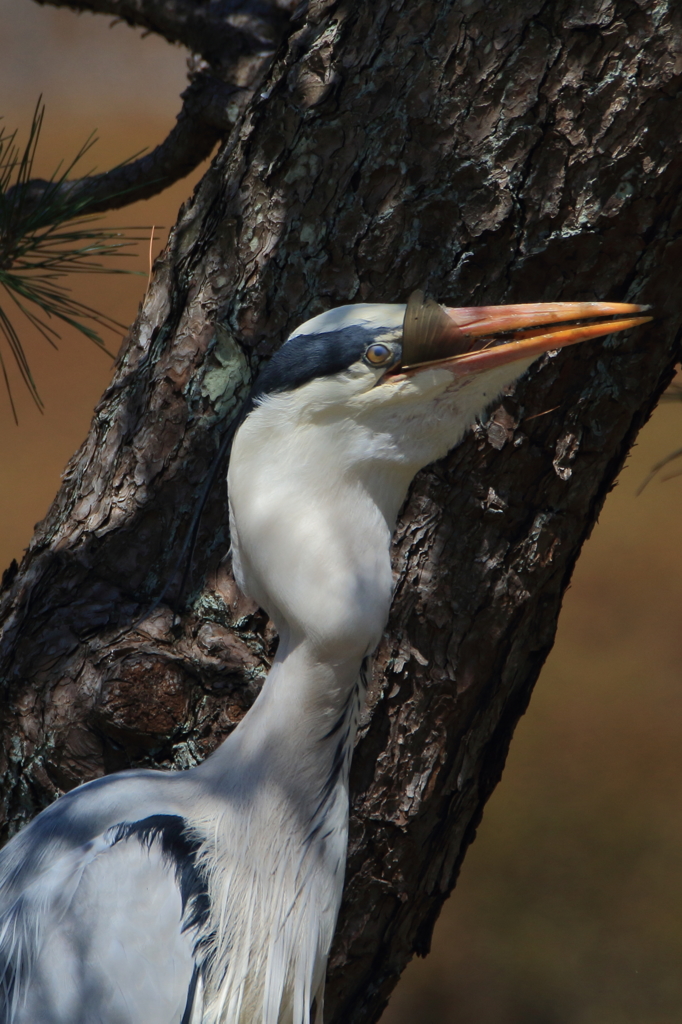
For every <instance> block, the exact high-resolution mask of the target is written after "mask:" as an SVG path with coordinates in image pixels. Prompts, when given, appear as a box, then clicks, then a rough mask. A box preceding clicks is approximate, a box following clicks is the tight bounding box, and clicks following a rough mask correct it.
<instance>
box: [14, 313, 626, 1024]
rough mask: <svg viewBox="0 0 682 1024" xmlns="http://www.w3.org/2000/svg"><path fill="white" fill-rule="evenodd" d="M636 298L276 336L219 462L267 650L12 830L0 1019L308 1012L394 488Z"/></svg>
mask: <svg viewBox="0 0 682 1024" xmlns="http://www.w3.org/2000/svg"><path fill="white" fill-rule="evenodd" d="M641 312H642V307H640V306H635V305H629V304H614V303H557V304H539V305H526V306H497V307H479V308H461V309H459V308H458V309H446V308H444V307H441V306H438V305H437V304H436V303H434V302H433V301H430V300H429V301H425V300H424V299H423V296H421V295H420V294H416V295H415V296H414V297H413V298H412V299H411V300H410V302H409V303H408V305H407V307H406V306H405V305H399V304H395V305H382V304H363V303H360V304H356V305H348V306H342V307H340V308H337V309H332V310H330V311H328V312H326V313H322V314H320V315H319V316H316V317H314V318H313V319H312V320H309V321H308V322H307V323H304V324H303V325H302V326H301V327H299V328H298V329H297V330H295V331H294V332H293V334H292V335H291V336H290V337H289V339H288V340H287V341H286V343H285V344H284V345H283V346H282V348H281V349H280V350H279V351H278V352H277V353H276V354H275V356H274V357H273V358H272V360H271V361H270V362H269V364H267V365H266V367H265V369H264V370H263V371H262V373H261V375H260V377H259V378H258V379H257V381H256V383H255V386H254V389H253V392H252V395H251V398H250V400H249V403H248V406H247V408H246V411H245V415H244V417H243V419H242V421H241V424H240V426H239V428H238V430H237V432H236V435H235V438H234V442H233V447H232V452H231V456H230V464H229V471H228V495H229V515H230V531H231V542H232V554H233V564H234V572H235V577H236V579H237V582H238V584H239V586H240V587H241V588H242V589H243V590H244V592H245V593H247V594H249V595H250V596H251V597H252V598H254V599H255V600H256V601H257V602H258V603H259V604H260V605H261V606H262V607H263V608H264V609H265V610H266V611H267V613H268V614H269V615H270V617H271V619H272V620H273V621H274V624H275V626H276V628H277V631H278V633H279V647H278V650H277V655H276V658H275V660H274V663H273V665H272V667H271V670H270V672H269V674H268V676H267V679H266V681H265V683H264V685H263V688H262V691H261V693H260V694H259V696H258V698H257V700H256V701H255V703H254V705H253V707H252V708H251V709H250V711H249V712H248V714H247V715H246V716H245V717H244V719H243V720H242V721H241V722H240V724H239V725H238V726H237V728H236V729H234V731H233V732H232V733H231V734H230V735H229V736H228V737H227V739H226V740H225V741H224V742H223V744H222V745H221V746H220V747H219V748H218V749H217V750H216V751H215V752H214V753H213V754H212V755H211V756H210V757H209V758H207V760H206V761H205V762H204V763H203V764H201V765H198V766H197V767H195V768H192V769H191V770H189V771H185V772H177V773H163V772H157V771H147V770H132V771H127V772H121V773H118V774H116V775H112V776H108V777H105V778H101V779H97V780H95V781H93V782H90V783H87V784H85V785H82V786H80V787H78V788H77V789H75V790H73V791H71V792H69V793H67V794H65V795H64V796H62V797H60V798H59V799H58V800H57V801H56V802H55V803H54V804H53V805H52V806H50V807H48V808H47V809H46V810H44V811H43V812H42V813H41V814H39V815H38V816H37V818H35V820H34V821H33V822H31V823H30V824H29V825H28V826H27V827H26V828H24V829H23V830H22V831H21V832H20V833H19V834H18V835H17V836H15V837H14V838H13V839H12V840H11V841H10V842H9V843H8V845H7V846H6V847H5V849H4V851H3V852H2V853H1V854H0V1004H1V1005H0V1021H1V1022H4V1024H96V1022H97V1024H310V1022H311V1020H312V1021H314V1022H315V1024H321V1021H322V1012H323V1010H322V1006H323V990H324V976H325V968H326V962H327V956H328V953H329V948H330V945H331V941H332V937H333V933H334V928H335V924H336V917H337V913H338V909H339V905H340V901H341V891H342V886H343V878H344V869H345V859H346V841H347V820H348V774H349V766H350V761H351V756H352V750H353V743H354V738H355V732H356V726H357V721H358V715H359V713H360V710H361V707H362V704H363V699H364V690H365V684H366V666H367V659H368V658H369V657H370V656H371V654H372V652H373V651H374V649H375V648H376V646H377V644H378V643H379V640H380V638H381V635H382V631H383V629H384V627H385V624H386V620H387V617H388V612H389V607H390V603H391V593H392V576H391V566H390V560H389V544H390V540H391V534H392V531H393V528H394V524H395V520H396V517H397V514H398V511H399V508H400V506H401V504H402V502H403V500H404V498H405V496H406V493H407V489H408V487H409V484H410V482H411V480H412V479H413V477H414V475H415V474H416V473H417V471H418V470H419V469H421V468H422V467H423V466H425V465H427V464H428V463H429V462H432V461H433V460H435V459H438V458H440V457H441V456H443V455H445V454H446V453H447V452H448V450H449V449H450V448H452V447H453V446H454V445H455V444H457V443H458V441H459V440H460V439H461V438H462V437H463V435H464V433H465V432H466V430H467V428H468V427H469V426H470V425H471V424H472V422H473V421H474V419H475V418H476V417H477V416H478V415H480V414H482V413H483V412H484V411H485V409H486V408H487V407H488V406H489V405H490V404H491V402H492V401H494V400H495V398H496V397H497V396H498V395H499V394H500V392H501V391H502V389H503V388H504V387H505V386H506V385H508V384H510V383H511V382H512V381H513V380H515V379H516V378H517V377H518V376H520V374H521V373H523V372H524V370H526V369H527V367H528V366H529V365H530V364H531V363H532V362H533V360H534V359H536V358H537V357H538V356H539V355H540V354H542V353H543V352H546V351H548V350H549V349H556V348H560V347H562V346H564V345H570V344H574V343H575V342H578V341H582V340H585V339H587V338H594V337H598V336H600V335H604V334H607V333H610V332H612V331H617V330H623V329H625V328H627V327H631V326H634V325H636V324H639V323H642V322H644V320H645V319H646V318H645V317H642V316H641V315H638V314H640V313H641ZM587 321H589V322H587Z"/></svg>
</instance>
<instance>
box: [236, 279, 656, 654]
mask: <svg viewBox="0 0 682 1024" xmlns="http://www.w3.org/2000/svg"><path fill="white" fill-rule="evenodd" d="M641 312H642V308H641V307H640V306H634V305H624V304H618V303H552V304H540V305H521V306H487V307H479V308H453V309H451V308H447V307H442V306H439V305H438V304H437V303H435V302H433V301H430V300H427V299H425V298H424V296H423V295H422V294H420V293H417V294H416V295H413V296H412V297H411V299H410V301H409V302H408V303H407V305H397V304H396V305H385V304H379V303H377V304H374V303H359V304H357V305H349V306H341V307H340V308H337V309H331V310H329V311H328V312H326V313H322V314H320V315H319V316H316V317H314V318H313V319H312V320H308V321H307V322H306V323H304V324H303V325H302V326H301V327H299V328H297V329H296V330H295V331H294V332H293V334H292V335H291V336H290V337H289V338H288V340H287V341H286V342H285V343H284V345H283V346H282V347H281V348H280V349H279V350H278V352H277V353H276V354H275V355H274V356H273V357H272V359H271V360H270V362H269V363H268V364H267V365H266V366H265V368H264V369H263V371H262V372H261V374H260V376H259V377H258V378H257V380H256V383H255V386H254V389H253V392H252V396H251V401H250V404H249V406H248V407H247V408H248V412H247V414H246V416H245V418H244V419H243V421H242V423H241V425H240V427H239V429H238V430H237V433H236V435H235V439H234V444H233V448H232V455H231V458H230V468H229V472H228V493H229V502H230V517H231V536H232V552H233V565H234V570H235V577H236V579H237V581H238V583H239V585H240V586H241V588H242V590H244V591H245V592H246V593H248V594H250V595H251V596H252V597H253V598H254V599H255V600H257V601H258V603H259V604H260V605H261V606H262V607H264V608H266V609H267V610H268V611H269V613H270V615H271V616H272V617H273V618H274V619H275V621H276V622H277V623H278V629H281V628H282V623H285V622H286V623H289V624H290V625H291V624H298V625H297V626H296V629H297V630H298V633H300V634H301V635H308V636H311V635H314V634H315V632H316V630H317V631H319V630H320V629H321V626H320V623H323V624H327V625H328V624H329V623H333V624H334V627H333V629H331V632H330V635H332V636H333V637H334V638H335V639H334V642H338V640H339V637H341V638H342V642H341V647H342V649H344V650H347V649H348V645H350V644H351V642H352V638H355V640H356V641H357V642H358V643H359V644H360V647H361V648H362V650H365V648H366V649H367V650H369V649H371V648H372V645H373V644H375V643H376V641H377V637H378V636H379V635H380V633H381V629H382V628H383V623H384V621H385V616H386V615H387V614H388V606H389V604H390V595H391V588H392V578H391V571H390V561H389V557H388V549H389V543H390V536H391V532H392V530H393V526H394V523H395V519H396V516H397V514H398V511H399V508H400V506H401V504H402V502H403V500H404V498H405V495H406V493H407V489H408V487H409V484H410V482H411V480H412V478H413V477H414V475H415V474H416V473H417V471H418V470H419V469H421V467H422V466H425V465H426V464H428V463H429V462H432V461H434V460H435V459H438V458H440V457H442V456H443V455H445V454H446V453H447V452H448V451H449V449H450V448H452V447H453V446H454V445H455V444H456V443H457V442H458V441H459V440H460V439H461V437H462V436H463V434H464V433H465V431H466V430H467V428H468V427H470V426H471V424H472V423H473V421H474V420H475V418H476V417H477V416H480V415H481V414H482V413H484V412H485V410H486V408H487V407H488V406H489V405H490V404H491V403H492V402H493V401H494V400H495V399H496V398H497V396H498V395H499V394H500V392H501V391H502V389H503V388H504V387H505V386H506V385H508V384H509V383H511V382H512V381H513V380H515V379H516V378H517V377H518V376H520V374H521V373H523V371H524V370H525V369H526V368H527V367H528V366H529V365H530V364H531V363H532V362H533V360H535V359H537V358H538V356H540V355H541V354H542V353H543V352H547V351H549V350H551V349H557V348H561V347H563V346H565V345H572V344H575V343H577V342H580V341H584V340H587V339H589V338H596V337H599V336H600V335H604V334H608V333H611V332H613V331H618V330H623V329H625V328H626V327H633V326H635V325H637V324H639V323H642V322H643V321H644V320H645V319H647V318H645V317H642V316H641V315H638V314H641ZM311 595H312V596H311ZM358 608H359V609H361V610H362V614H361V615H360V619H359V620H358V618H357V616H356V617H353V615H354V612H353V610H354V609H355V610H357V609H358ZM344 623H345V625H344ZM320 643H321V644H322V641H320ZM325 643H327V641H325ZM330 645H331V641H329V642H328V643H327V647H329V649H331V646H330ZM322 646H324V644H322Z"/></svg>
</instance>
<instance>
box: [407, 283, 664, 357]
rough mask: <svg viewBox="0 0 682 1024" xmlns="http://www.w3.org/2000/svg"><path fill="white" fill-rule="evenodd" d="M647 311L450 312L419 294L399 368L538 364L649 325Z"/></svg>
mask: <svg viewBox="0 0 682 1024" xmlns="http://www.w3.org/2000/svg"><path fill="white" fill-rule="evenodd" d="M647 309H648V307H647V306H638V305H635V304H634V303H626V302H539V303H527V304H520V305H513V306H478V307H477V306H469V307H463V308H451V307H443V306H439V305H438V303H436V302H434V301H433V300H432V299H425V298H424V295H423V293H422V292H415V293H414V294H413V295H412V296H411V297H410V300H409V302H408V304H407V310H406V313H405V323H404V330H403V357H402V365H401V369H402V370H403V371H404V370H410V369H417V368H418V367H423V366H426V365H431V366H435V365H442V366H447V368H448V369H449V370H451V371H452V372H457V373H466V374H470V373H478V372H479V371H483V370H487V369H491V368H492V367H494V366H501V365H503V364H504V363H509V362H513V361H516V360H519V359H524V360H525V359H536V358H537V357H538V356H540V355H542V353H543V352H547V351H549V350H553V349H558V348H564V347H565V346H567V345H576V344H577V343H578V342H581V341H588V340H589V339H591V338H600V337H603V336H604V335H606V334H613V333H615V332H616V331H624V330H627V329H628V328H630V327H638V326H639V325H640V324H644V323H647V322H648V321H650V320H651V319H652V317H651V316H642V315H641V314H642V313H644V312H645V311H646V310H647ZM638 314H640V315H638ZM581 321H582V322H581Z"/></svg>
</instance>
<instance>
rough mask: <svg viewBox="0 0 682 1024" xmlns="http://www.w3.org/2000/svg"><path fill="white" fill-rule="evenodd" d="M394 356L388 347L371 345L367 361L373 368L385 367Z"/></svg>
mask: <svg viewBox="0 0 682 1024" xmlns="http://www.w3.org/2000/svg"><path fill="white" fill-rule="evenodd" d="M392 354H393V353H392V352H391V350H390V348H389V347H388V345H379V344H376V345H370V346H369V348H368V349H367V351H366V352H365V359H366V360H367V362H368V363H371V364H372V366H383V364H384V363H387V362H388V361H389V359H390V358H391V356H392Z"/></svg>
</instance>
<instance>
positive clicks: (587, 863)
mask: <svg viewBox="0 0 682 1024" xmlns="http://www.w3.org/2000/svg"><path fill="white" fill-rule="evenodd" d="M184 67H185V54H184V52H183V51H182V50H180V49H178V48H174V47H171V46H169V45H168V44H167V43H165V42H163V41H162V40H160V39H156V38H154V37H148V38H146V39H142V38H141V36H140V34H139V33H138V32H135V31H133V30H131V29H129V28H128V27H127V26H125V25H120V24H117V25H114V26H111V27H110V25H109V22H108V20H107V19H106V18H103V17H95V16H91V15H81V16H77V15H75V14H73V13H72V12H70V11H59V10H52V9H50V8H41V7H39V6H37V5H36V4H33V3H31V2H30V0H0V114H1V115H3V116H4V124H5V126H6V127H7V128H9V129H11V128H14V127H19V128H21V129H23V130H24V136H23V137H24V138H25V129H26V127H27V126H28V124H29V121H30V117H31V114H32V111H33V108H34V106H35V103H36V100H37V98H38V96H39V94H40V93H43V95H44V97H45V101H46V104H47V117H46V126H45V131H44V135H43V139H42V144H41V147H40V149H39V155H38V161H39V166H38V167H37V168H36V170H37V173H39V174H44V175H46V174H49V173H51V172H52V171H53V170H54V168H55V166H56V165H57V164H58V163H59V161H60V160H68V159H70V158H72V157H73V155H74V154H75V152H76V151H77V150H78V148H79V147H80V145H81V144H82V143H83V142H84V141H85V139H86V138H87V136H88V135H89V134H90V132H91V131H92V130H93V129H97V134H98V135H99V138H100V142H99V143H98V145H97V146H96V148H95V149H94V150H93V151H92V153H91V154H89V156H88V157H86V158H85V161H84V165H83V170H85V171H87V170H90V169H92V168H93V166H95V165H96V167H97V168H98V169H104V168H106V167H109V166H111V165H112V164H114V163H115V162H117V161H119V160H121V159H123V158H125V157H128V156H131V155H132V154H134V153H136V152H138V151H139V150H141V149H143V148H145V147H151V146H153V145H155V144H156V143H158V142H159V141H161V139H162V138H163V137H164V136H165V134H166V133H167V131H168V130H169V129H170V127H171V126H172V124H173V120H174V117H175V114H176V113H177V111H178V110H179V100H178V95H179V93H180V92H181V91H182V89H183V88H184V84H185V73H184ZM200 173H201V172H200V171H199V172H197V173H196V174H195V175H194V176H193V178H192V179H187V180H186V181H184V182H181V183H179V184H178V185H176V186H174V187H173V188H172V189H170V190H169V191H168V192H166V193H164V194H163V195H162V196H159V197H157V198H156V199H152V200H149V201H148V202H145V203H138V204H136V205H135V206H132V207H128V208H127V209H124V210H122V211H120V212H118V213H116V214H110V215H108V217H107V223H110V224H118V225H131V226H135V227H140V226H143V225H144V226H146V229H147V232H146V233H147V237H148V236H149V231H150V230H151V226H152V224H156V225H157V232H156V234H157V238H158V241H157V242H156V244H155V246H154V251H155V253H156V252H158V251H159V249H160V246H161V244H162V242H163V241H164V240H165V237H166V235H167V231H168V228H169V227H170V226H171V224H172V223H173V222H174V220H175V217H176V214H177V209H178V206H179V205H180V203H181V202H182V201H183V199H184V198H185V197H186V196H187V195H188V194H189V193H190V191H191V188H192V186H193V184H194V181H195V180H197V179H198V177H199V176H200ZM159 225H163V229H162V230H159V229H158V226H159ZM125 263H126V264H129V265H130V266H135V267H136V268H137V269H139V270H141V271H143V274H142V276H139V277H118V278H116V277H103V278H83V279H81V280H80V281H79V282H77V285H78V287H77V289H76V294H77V296H78V297H79V298H81V299H83V300H84V301H88V302H89V303H91V304H93V305H95V306H96V307H97V308H100V309H102V310H104V311H105V312H107V313H109V314H110V315H111V316H114V317H115V318H116V319H118V320H120V321H122V322H123V323H126V324H127V323H129V322H130V321H131V320H132V319H133V317H134V315H135V312H136V309H137V305H138V303H139V301H140V299H141V298H142V295H143V294H144V290H145V287H146V269H147V245H146V244H142V245H140V246H138V255H137V257H136V259H135V260H126V261H125ZM528 298H529V299H531V298H532V296H529V297H528ZM576 298H579V296H576ZM22 336H23V337H24V338H25V339H26V341H27V347H28V349H29V354H30V356H31V359H32V362H33V367H34V372H35V374H36V379H37V384H38V388H39V391H40V393H41V395H42V398H43V400H44V402H45V412H44V414H43V415H41V414H40V413H39V412H38V411H37V410H36V409H35V407H34V406H33V405H32V404H31V402H30V400H29V399H28V398H27V396H26V395H25V394H24V392H23V391H22V389H21V386H20V384H19V382H18V380H17V378H16V375H15V376H14V378H13V382H14V384H15V389H14V390H15V400H16V402H17V405H18V411H19V417H20V424H19V426H18V427H16V426H15V425H14V422H13V420H12V418H11V414H10V411H9V406H8V403H7V401H6V399H5V396H4V395H3V394H0V568H4V567H5V566H6V565H8V564H9V562H10V560H11V558H13V557H16V558H19V557H20V556H21V552H22V549H23V548H24V547H25V545H26V544H27V543H28V540H29V538H30V536H31V533H32V526H33V523H34V522H36V521H37V520H38V519H40V518H41V517H42V516H43V515H44V513H45V511H46V510H47V507H48V505H49V503H50V501H51V499H52V497H53V496H54V494H55V492H56V490H57V487H58V484H59V474H60V472H61V471H62V469H63V467H64V465H65V464H66V461H67V459H68V458H69V457H70V455H71V454H72V453H73V451H74V450H75V449H76V448H77V446H78V445H79V444H80V442H81V441H82V439H83V438H84V436H85V432H86V430H87V426H88V423H89V420H90V416H91V414H92V409H93V406H94V405H95V403H96V401H97V399H98V397H99V395H100V393H101V392H102V390H103V388H104V387H105V385H106V383H107V381H108V379H109V377H110V374H111V363H110V361H109V360H108V359H107V358H106V357H105V356H104V355H102V353H101V352H99V351H97V350H96V349H95V348H94V346H93V345H92V344H91V343H89V342H88V341H87V340H85V339H82V338H80V337H78V336H77V335H75V332H74V333H73V334H71V333H69V334H68V335H67V334H66V333H65V334H64V337H63V341H62V343H61V344H60V350H59V352H54V351H53V350H52V349H50V348H49V346H48V345H47V344H46V343H45V342H44V341H42V340H41V339H40V338H36V337H33V336H31V334H30V332H29V331H27V330H24V331H23V332H22ZM106 340H107V343H108V345H109V347H110V348H112V349H113V350H114V351H115V350H116V349H117V347H118V345H119V344H120V337H116V336H109V337H107V339H106ZM681 444H682V405H678V404H672V405H667V406H663V407H661V408H660V409H659V411H658V412H657V413H656V415H655V416H654V418H653V420H652V422H651V423H650V424H649V426H648V427H647V428H646V430H645V431H644V432H643V433H642V435H641V437H640V442H639V445H638V447H637V448H636V449H635V451H634V452H633V455H632V457H631V459H630V462H629V465H628V467H627V468H626V470H625V471H624V472H623V474H622V476H621V479H620V482H619V486H618V487H617V489H616V490H615V491H614V493H613V494H612V495H611V496H610V498H609V499H608V501H607V504H606V508H605V511H604V513H603V515H602V518H601V522H600V524H599V526H598V528H597V529H596V530H595V532H594V535H593V537H592V539H591V540H590V542H589V543H588V545H587V546H586V549H585V551H584V553H583V556H582V558H581V560H580V563H579V565H578V569H577V571H576V574H575V578H574V580H573V585H572V587H571V589H570V591H569V593H568V595H567V597H566V601H565V604H564V610H563V613H562V617H561V621H560V626H559V634H558V638H557V644H556V647H555V649H554V651H553V653H552V655H551V657H550V659H549V661H548V663H547V666H546V668H545V670H544V672H543V674H542V677H541V680H540V682H539V684H538V687H537V690H536V693H535V697H534V699H533V702H532V704H531V708H530V710H529V712H528V714H527V715H526V716H525V718H524V719H523V720H522V722H521V725H520V726H519V729H518V731H517V735H516V738H515V740H514V743H513V745H512V751H511V754H510V757H509V762H508V766H507V769H506V772H505V775H504V779H503V781H502V783H501V784H500V786H499V788H498V790H497V791H496V793H495V795H494V796H493V798H492V800H491V802H490V804H489V806H488V808H487V810H486V815H485V820H484V822H483V825H482V826H481V828H480V832H479V837H478V839H477V841H476V843H475V844H474V846H473V847H472V849H471V851H470V853H469V856H468V857H467V860H466V864H465V866H464V869H463V871H462V876H461V879H460V883H459V885H458V887H457V890H456V892H455V894H454V895H453V897H452V899H451V900H450V901H449V903H448V905H447V907H446V910H445V912H444V913H443V915H442V917H441V920H440V922H439V924H438V926H437V928H436V933H435V938H434V946H433V953H432V954H431V956H430V957H429V958H427V959H426V960H425V961H417V962H415V963H413V964H412V965H411V966H410V968H409V969H408V970H407V972H406V974H405V976H404V978H403V980H402V982H401V984H400V986H399V987H398V989H397V990H396V993H395V996H394V999H393V1001H392V1004H391V1006H390V1007H389V1009H388V1011H387V1012H386V1014H385V1016H384V1019H383V1022H382V1024H412V1022H415V1024H679V1022H680V1021H682V816H681V815H680V806H681V805H682V679H681V678H680V677H681V669H682V628H681V627H682V544H681V543H680V531H679V528H678V526H677V524H678V504H679V502H680V501H681V500H682V477H680V478H678V479H673V480H670V481H669V482H667V483H661V482H660V481H659V480H656V481H654V482H653V483H652V484H651V485H650V486H649V487H648V488H647V490H646V491H645V492H644V494H643V495H642V496H641V497H639V498H636V497H635V490H636V488H637V486H638V484H639V483H641V481H642V480H643V478H644V477H645V475H646V473H647V471H648V470H649V468H650V467H651V465H652V463H653V462H655V461H656V460H657V459H659V458H660V457H662V456H663V455H665V454H666V453H667V452H669V451H670V450H672V449H674V448H677V447H679V446H680V445H681ZM675 465H676V464H675V463H673V464H672V466H671V467H670V469H671V471H672V470H674V469H675ZM678 465H680V468H682V463H679V464H678Z"/></svg>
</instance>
